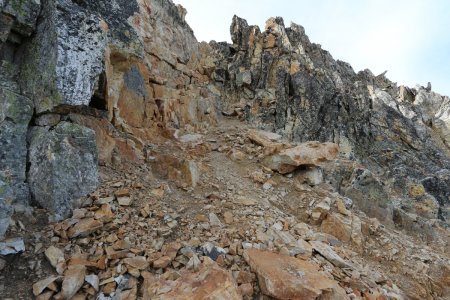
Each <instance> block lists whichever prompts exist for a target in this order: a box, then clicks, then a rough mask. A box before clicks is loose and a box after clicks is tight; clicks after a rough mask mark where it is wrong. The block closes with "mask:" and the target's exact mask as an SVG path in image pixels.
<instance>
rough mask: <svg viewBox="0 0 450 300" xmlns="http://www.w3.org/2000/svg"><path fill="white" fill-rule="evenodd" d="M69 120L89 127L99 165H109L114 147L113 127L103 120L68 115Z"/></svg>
mask: <svg viewBox="0 0 450 300" xmlns="http://www.w3.org/2000/svg"><path fill="white" fill-rule="evenodd" d="M70 119H71V120H72V121H74V122H75V123H77V124H80V125H83V126H86V127H89V128H91V129H93V130H94V131H95V140H96V144H97V149H98V159H99V163H100V165H103V164H106V163H111V159H112V153H113V150H114V148H115V147H116V141H115V140H114V138H113V132H114V127H113V126H112V125H111V124H110V123H109V122H108V120H106V119H104V118H96V117H92V116H84V115H77V114H70Z"/></svg>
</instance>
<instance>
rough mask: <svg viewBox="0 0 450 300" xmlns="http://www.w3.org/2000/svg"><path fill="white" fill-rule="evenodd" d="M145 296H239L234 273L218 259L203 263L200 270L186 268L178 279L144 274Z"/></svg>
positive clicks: (208, 299)
mask: <svg viewBox="0 0 450 300" xmlns="http://www.w3.org/2000/svg"><path fill="white" fill-rule="evenodd" d="M144 278H145V280H144V287H143V294H144V298H145V299H155V300H169V299H173V300H219V299H220V300H222V299H223V300H240V299H242V297H241V296H240V294H239V293H238V290H237V286H236V283H235V282H234V280H233V277H232V276H231V274H230V273H229V272H228V271H226V270H224V269H222V268H220V267H218V266H217V265H216V264H215V263H203V265H202V267H201V268H200V270H199V271H198V272H195V273H193V272H190V271H187V270H186V271H183V272H182V273H181V277H180V278H178V279H177V280H175V281H166V280H164V279H160V280H157V279H156V278H155V277H153V276H152V275H151V274H149V273H148V274H147V273H146V274H145V275H144Z"/></svg>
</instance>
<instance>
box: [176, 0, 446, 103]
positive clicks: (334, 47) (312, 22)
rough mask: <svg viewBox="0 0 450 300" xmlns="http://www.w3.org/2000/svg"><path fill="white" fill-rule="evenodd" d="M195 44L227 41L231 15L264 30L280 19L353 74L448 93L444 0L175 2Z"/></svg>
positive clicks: (234, 0)
mask: <svg viewBox="0 0 450 300" xmlns="http://www.w3.org/2000/svg"><path fill="white" fill-rule="evenodd" d="M174 2H175V3H179V4H181V5H183V6H184V7H185V8H186V9H187V10H188V14H187V16H186V19H187V21H188V23H189V24H190V26H191V27H192V29H193V30H194V32H195V36H196V37H197V39H198V40H199V41H210V40H216V41H228V42H230V41H231V39H230V25H231V19H232V17H233V15H234V14H236V15H238V16H240V17H242V18H244V19H246V20H247V21H248V23H249V25H258V26H259V27H260V28H261V30H264V24H265V21H266V20H267V19H268V18H269V17H272V16H273V17H275V16H281V17H283V19H284V23H285V25H286V26H289V24H290V23H291V21H292V22H294V23H297V24H300V25H302V26H304V27H305V30H306V33H307V34H308V36H309V38H310V40H311V41H312V42H314V43H318V44H321V45H322V48H323V49H326V50H328V51H329V52H330V53H331V55H333V57H334V58H335V59H340V60H344V61H347V62H349V63H350V64H351V65H352V66H353V68H354V69H355V71H359V70H363V69H365V68H369V69H370V70H371V71H372V72H373V73H374V74H375V75H377V74H380V73H382V72H384V71H385V70H387V71H388V73H387V74H386V76H387V77H388V78H389V79H391V80H392V81H395V82H398V83H399V84H407V85H408V86H411V87H414V86H415V85H416V84H417V83H418V84H421V85H425V86H426V84H427V82H428V81H430V82H431V83H432V86H433V90H434V91H436V92H438V93H441V94H445V95H450V1H449V0H345V1H344V0H174Z"/></svg>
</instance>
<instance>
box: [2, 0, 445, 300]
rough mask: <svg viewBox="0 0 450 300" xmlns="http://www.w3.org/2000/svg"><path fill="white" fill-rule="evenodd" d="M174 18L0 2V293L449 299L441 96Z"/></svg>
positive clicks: (144, 1)
mask: <svg viewBox="0 0 450 300" xmlns="http://www.w3.org/2000/svg"><path fill="white" fill-rule="evenodd" d="M186 13H187V12H186V10H185V9H184V8H183V7H181V6H180V5H175V4H174V3H173V2H172V1H171V0H114V1H111V0H108V1H107V0H0V271H1V270H3V269H5V268H6V269H5V270H9V272H10V273H11V274H13V275H11V277H10V278H11V279H10V278H7V277H4V276H3V275H2V276H0V298H5V299H6V298H8V297H15V296H16V295H13V294H11V293H12V291H14V290H20V291H22V290H23V293H24V294H20V296H21V297H22V296H23V297H24V298H29V297H31V293H32V294H34V296H37V297H38V299H449V298H448V297H449V295H450V288H449V286H450V281H449V278H450V267H449V265H450V264H449V262H450V257H449V256H448V246H449V241H450V235H449V231H448V226H449V224H450V98H449V97H447V96H441V95H439V94H437V93H435V92H434V91H432V88H431V84H428V86H427V87H423V86H420V85H418V86H416V87H414V88H410V87H406V86H398V85H397V84H396V83H394V82H391V81H390V80H389V79H388V78H386V76H385V73H383V74H381V75H374V74H372V72H371V71H370V70H367V69H366V70H363V71H360V72H357V73H356V72H355V71H354V70H353V69H352V67H351V66H350V65H349V64H348V63H346V62H342V61H339V60H335V59H334V58H333V57H332V56H331V55H330V53H328V52H327V51H326V50H323V49H322V48H321V46H320V45H318V44H314V43H311V42H310V40H309V38H308V36H307V35H306V34H305V30H304V28H303V27H302V26H300V25H297V24H291V25H290V26H289V27H286V26H285V24H284V21H283V19H282V18H280V17H276V18H270V19H268V20H267V22H266V25H265V28H264V30H262V29H260V28H259V27H257V26H250V25H248V24H247V22H246V21H245V20H244V19H241V18H239V17H237V16H234V17H233V20H232V24H231V27H230V34H231V39H232V44H228V43H226V42H215V41H211V42H210V43H205V42H202V43H199V42H198V41H197V40H196V38H195V36H194V33H193V31H192V29H191V28H190V27H189V25H188V24H187V23H186V21H185V15H186ZM43 215H45V218H44V219H45V220H44V221H43V222H44V223H45V224H44V225H42V224H41V225H36V224H37V223H39V222H37V219H41V220H42V219H43V218H42V216H43ZM47 216H48V218H47ZM47 220H48V221H47ZM47 222H52V223H51V224H47ZM28 226H30V229H28ZM39 226H41V227H39ZM44 226H45V228H44ZM27 232H28V233H27ZM26 233H27V234H29V236H27V235H26ZM48 247H50V248H48ZM18 253H23V254H22V256H21V258H19V259H18V261H19V264H20V262H22V261H23V262H24V264H25V265H26V267H24V269H26V270H28V269H27V268H29V269H30V270H31V271H30V274H31V275H29V274H28V273H27V276H28V277H25V275H24V274H25V273H20V270H19V271H17V270H16V269H14V261H13V260H12V259H11V258H9V257H11V255H12V256H14V255H18ZM41 260H42V261H45V264H46V265H45V266H46V267H47V269H45V268H44V269H42V268H40V266H41ZM25 262H26V263H25ZM48 262H49V263H48ZM15 272H16V273H15ZM20 274H22V275H20ZM56 274H57V275H56ZM21 276H22V277H21ZM19 277H21V280H23V283H22V284H24V285H26V284H28V285H27V286H26V287H25V288H24V286H20V284H21V283H20V282H19V283H11V282H10V281H8V280H12V278H19ZM30 280H31V281H32V282H33V283H34V285H33V288H32V291H31V287H30V286H29V284H30ZM2 281H3V282H6V283H2ZM20 293H22V292H20ZM52 297H53V298H52ZM96 297H98V298H96Z"/></svg>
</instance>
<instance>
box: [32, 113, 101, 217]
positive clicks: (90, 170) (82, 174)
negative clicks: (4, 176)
mask: <svg viewBox="0 0 450 300" xmlns="http://www.w3.org/2000/svg"><path fill="white" fill-rule="evenodd" d="M29 144H30V149H29V160H30V170H29V174H28V181H29V184H30V189H31V193H32V196H33V198H34V200H35V201H36V202H37V203H38V204H40V205H41V206H42V207H44V208H46V209H48V210H49V211H50V212H52V213H53V218H54V219H55V220H61V219H63V218H65V217H68V216H69V214H70V212H71V210H72V208H73V200H74V199H77V198H79V197H82V196H85V195H87V194H88V193H90V192H93V191H94V190H95V189H96V188H97V186H98V184H99V178H98V171H97V162H98V154H97V153H98V152H97V147H96V143H95V132H94V131H93V130H92V129H89V128H86V127H83V126H80V125H77V124H72V123H68V122H61V123H60V124H58V125H57V126H56V127H55V128H50V127H34V128H32V129H31V132H30V137H29Z"/></svg>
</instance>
